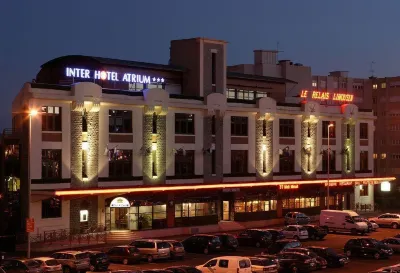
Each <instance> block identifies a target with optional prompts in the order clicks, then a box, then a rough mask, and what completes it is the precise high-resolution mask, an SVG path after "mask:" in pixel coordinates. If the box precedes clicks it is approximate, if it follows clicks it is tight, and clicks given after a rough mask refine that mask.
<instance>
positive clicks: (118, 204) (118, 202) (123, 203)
mask: <svg viewBox="0 0 400 273" xmlns="http://www.w3.org/2000/svg"><path fill="white" fill-rule="evenodd" d="M130 206H131V204H130V203H129V201H128V199H126V198H124V197H117V198H114V199H113V200H112V201H111V203H110V208H129V207H130Z"/></svg>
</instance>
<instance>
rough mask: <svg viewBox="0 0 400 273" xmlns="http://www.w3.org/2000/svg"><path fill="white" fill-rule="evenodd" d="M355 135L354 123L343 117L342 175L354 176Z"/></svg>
mask: <svg viewBox="0 0 400 273" xmlns="http://www.w3.org/2000/svg"><path fill="white" fill-rule="evenodd" d="M355 137H356V125H355V121H354V120H353V119H344V120H343V123H342V143H343V146H342V150H341V152H340V155H341V156H342V176H343V177H355Z"/></svg>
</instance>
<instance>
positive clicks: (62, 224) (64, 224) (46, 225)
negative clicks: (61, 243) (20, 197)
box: [30, 201, 70, 234]
mask: <svg viewBox="0 0 400 273" xmlns="http://www.w3.org/2000/svg"><path fill="white" fill-rule="evenodd" d="M61 209H62V212H61V217H60V218H42V202H41V201H38V202H31V211H30V212H31V218H33V219H35V232H34V233H33V234H35V233H36V234H42V233H43V232H45V231H52V230H60V229H69V226H70V223H69V221H70V202H69V201H62V204H61Z"/></svg>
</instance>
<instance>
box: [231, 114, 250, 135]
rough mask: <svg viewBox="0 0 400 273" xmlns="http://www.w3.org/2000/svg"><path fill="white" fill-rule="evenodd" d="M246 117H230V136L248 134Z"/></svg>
mask: <svg viewBox="0 0 400 273" xmlns="http://www.w3.org/2000/svg"><path fill="white" fill-rule="evenodd" d="M247 128H248V117H235V116H234V117H231V136H247V135H248V129H247Z"/></svg>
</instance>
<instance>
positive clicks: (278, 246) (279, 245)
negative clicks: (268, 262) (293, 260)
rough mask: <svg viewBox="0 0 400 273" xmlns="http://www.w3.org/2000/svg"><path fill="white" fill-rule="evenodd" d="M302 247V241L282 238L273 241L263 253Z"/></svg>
mask: <svg viewBox="0 0 400 273" xmlns="http://www.w3.org/2000/svg"><path fill="white" fill-rule="evenodd" d="M296 247H301V243H300V241H297V240H293V239H282V240H277V241H276V242H273V243H272V244H271V245H270V246H268V248H267V249H266V250H265V251H263V252H262V253H261V254H277V253H279V252H281V251H282V250H284V249H286V248H296Z"/></svg>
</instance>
